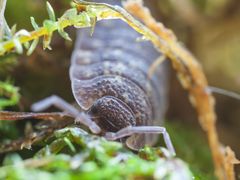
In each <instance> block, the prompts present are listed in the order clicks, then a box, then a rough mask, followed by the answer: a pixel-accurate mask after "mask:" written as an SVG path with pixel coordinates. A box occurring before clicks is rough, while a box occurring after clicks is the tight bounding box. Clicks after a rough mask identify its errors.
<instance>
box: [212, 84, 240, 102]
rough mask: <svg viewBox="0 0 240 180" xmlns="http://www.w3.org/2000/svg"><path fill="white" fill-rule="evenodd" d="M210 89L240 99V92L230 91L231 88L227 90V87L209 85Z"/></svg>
mask: <svg viewBox="0 0 240 180" xmlns="http://www.w3.org/2000/svg"><path fill="white" fill-rule="evenodd" d="M208 89H209V90H210V91H211V92H213V93H216V94H221V95H224V96H227V97H230V98H233V99H237V100H240V94H238V93H235V92H233V91H229V90H226V89H222V88H218V87H213V86H208Z"/></svg>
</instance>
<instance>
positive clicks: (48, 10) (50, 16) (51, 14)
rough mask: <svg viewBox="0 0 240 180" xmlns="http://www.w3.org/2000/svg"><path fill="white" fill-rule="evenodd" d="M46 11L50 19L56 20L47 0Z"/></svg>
mask: <svg viewBox="0 0 240 180" xmlns="http://www.w3.org/2000/svg"><path fill="white" fill-rule="evenodd" d="M47 12H48V15H49V18H50V20H52V21H56V17H55V13H54V10H53V8H52V6H51V4H50V3H49V2H48V1H47Z"/></svg>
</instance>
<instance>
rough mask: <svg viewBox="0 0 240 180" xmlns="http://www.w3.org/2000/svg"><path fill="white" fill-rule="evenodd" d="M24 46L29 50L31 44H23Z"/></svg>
mask: <svg viewBox="0 0 240 180" xmlns="http://www.w3.org/2000/svg"><path fill="white" fill-rule="evenodd" d="M23 46H24V47H25V48H26V49H28V48H29V47H30V43H29V42H28V41H27V42H25V43H23Z"/></svg>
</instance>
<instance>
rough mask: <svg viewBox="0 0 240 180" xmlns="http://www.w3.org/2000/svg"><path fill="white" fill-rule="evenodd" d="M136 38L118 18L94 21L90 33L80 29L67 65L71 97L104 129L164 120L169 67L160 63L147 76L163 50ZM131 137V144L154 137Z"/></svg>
mask: <svg viewBox="0 0 240 180" xmlns="http://www.w3.org/2000/svg"><path fill="white" fill-rule="evenodd" d="M138 38H141V35H140V34H138V33H137V32H135V31H134V30H133V29H132V28H131V27H129V26H128V25H127V24H126V23H125V22H122V21H121V20H107V21H101V22H98V23H97V24H96V27H95V30H94V33H93V35H92V36H90V29H89V28H86V29H81V30H79V31H78V34H77V40H76V43H75V49H74V51H73V54H72V58H71V67H70V78H71V83H72V90H73V95H74V97H75V99H76V101H77V102H78V104H79V105H80V106H81V108H82V109H83V110H85V111H87V112H88V113H89V114H90V115H91V116H92V118H93V120H94V121H95V122H96V123H97V124H98V125H99V126H100V127H101V128H102V129H103V130H104V131H105V132H108V131H110V132H117V131H119V130H121V129H122V128H124V127H127V126H151V125H158V126H159V125H162V123H163V118H164V114H165V110H166V106H167V99H166V98H167V94H166V93H167V89H168V88H167V79H166V78H167V69H166V68H167V67H166V64H165V63H163V64H161V65H160V66H159V67H158V68H157V69H156V71H155V73H154V75H153V76H152V77H151V78H149V77H148V75H147V74H148V71H149V67H150V66H151V64H152V63H153V62H154V61H155V60H156V59H157V58H158V57H159V56H161V54H160V53H159V52H157V51H156V50H155V48H154V47H153V45H152V44H151V43H150V42H148V41H141V42H137V39H138ZM131 139H132V142H131V143H132V144H133V145H132V146H133V148H138V146H139V147H140V146H143V145H145V144H151V145H152V144H153V142H154V141H155V138H153V136H152V135H150V134H148V135H135V136H133V137H132V138H131ZM133 141H134V142H133ZM140 144H141V145H140Z"/></svg>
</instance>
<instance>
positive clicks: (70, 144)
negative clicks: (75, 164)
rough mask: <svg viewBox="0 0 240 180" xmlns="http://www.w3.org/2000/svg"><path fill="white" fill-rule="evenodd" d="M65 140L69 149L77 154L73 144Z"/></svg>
mask: <svg viewBox="0 0 240 180" xmlns="http://www.w3.org/2000/svg"><path fill="white" fill-rule="evenodd" d="M63 140H64V142H65V143H66V144H67V145H68V147H69V148H70V150H71V151H72V152H76V149H75V147H74V145H73V144H72V142H71V141H70V140H69V139H68V138H66V137H64V138H63Z"/></svg>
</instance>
